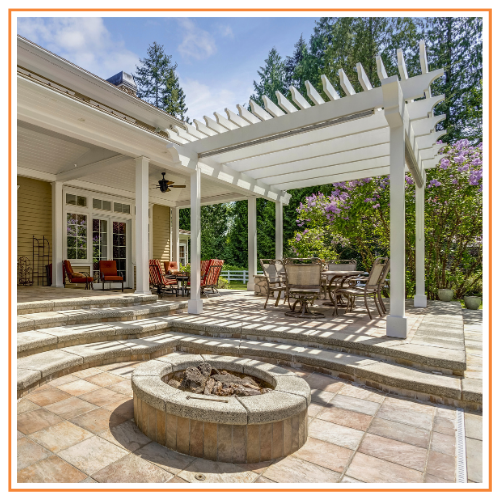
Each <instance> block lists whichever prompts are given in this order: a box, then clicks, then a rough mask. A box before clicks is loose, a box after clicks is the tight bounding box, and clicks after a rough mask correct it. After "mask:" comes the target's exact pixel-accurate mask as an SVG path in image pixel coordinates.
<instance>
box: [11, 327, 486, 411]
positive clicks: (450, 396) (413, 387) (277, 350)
mask: <svg viewBox="0 0 500 500" xmlns="http://www.w3.org/2000/svg"><path fill="white" fill-rule="evenodd" d="M176 350H180V351H184V352H189V353H192V354H218V355H230V356H237V357H244V358H252V359H258V360H261V361H263V362H270V363H272V364H280V365H284V366H292V367H299V368H303V369H305V370H314V371H321V372H324V373H328V374H331V375H334V376H338V377H342V378H345V379H348V380H351V381H355V382H358V383H361V384H365V385H368V386H371V387H375V388H377V389H379V390H382V391H386V392H389V393H393V394H399V395H403V396H406V397H411V398H416V399H419V400H424V401H432V402H433V403H439V404H446V405H453V406H461V407H466V408H470V409H478V408H480V407H481V403H482V392H481V387H480V385H479V384H476V385H475V386H474V384H472V385H471V384H468V382H467V381H466V379H461V378H459V377H453V376H444V375H435V374H432V373H427V372H423V371H420V370H416V369H413V368H407V367H404V366H398V365H395V364H391V363H387V362H384V361H380V360H377V359H373V358H369V357H364V356H357V355H353V354H347V353H343V352H339V351H334V350H328V349H319V348H311V347H304V346H298V345H293V344H285V343H277V342H274V343H273V342H266V341H259V340H247V339H234V338H214V337H208V336H200V335H189V334H185V333H181V332H170V333H160V334H158V335H152V336H149V337H144V338H140V339H127V340H111V341H103V342H96V343H92V344H86V345H78V346H72V347H65V348H61V349H57V350H51V351H47V352H42V353H38V354H33V355H31V356H26V357H24V358H21V359H19V360H18V362H17V363H18V379H17V389H18V397H21V396H23V395H24V394H26V393H27V392H29V391H30V390H33V389H34V388H36V387H38V386H39V385H41V384H44V383H46V382H48V381H49V380H51V379H53V378H57V377H60V376H62V375H66V374H68V373H71V372H73V371H78V370H82V369H85V368H89V367H91V366H99V365H102V364H109V363H112V362H118V361H129V360H131V361H139V360H148V359H153V358H156V357H160V356H163V355H165V354H168V353H171V352H174V351H176Z"/></svg>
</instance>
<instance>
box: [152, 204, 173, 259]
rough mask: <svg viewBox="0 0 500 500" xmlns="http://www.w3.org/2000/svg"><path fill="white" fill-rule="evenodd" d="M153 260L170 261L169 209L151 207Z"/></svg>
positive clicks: (158, 206)
mask: <svg viewBox="0 0 500 500" xmlns="http://www.w3.org/2000/svg"><path fill="white" fill-rule="evenodd" d="M152 222H153V249H152V250H153V251H152V255H153V259H159V260H160V261H162V262H163V261H168V260H170V208H169V207H165V206H162V205H154V206H153V221H152Z"/></svg>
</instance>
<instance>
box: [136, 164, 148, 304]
mask: <svg viewBox="0 0 500 500" xmlns="http://www.w3.org/2000/svg"><path fill="white" fill-rule="evenodd" d="M148 209H149V158H146V157H145V156H139V157H138V158H136V159H135V266H136V285H135V293H141V294H148V295H150V294H151V290H150V289H149V240H148V224H149V215H148Z"/></svg>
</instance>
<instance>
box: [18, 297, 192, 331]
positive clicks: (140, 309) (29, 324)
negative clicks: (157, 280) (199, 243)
mask: <svg viewBox="0 0 500 500" xmlns="http://www.w3.org/2000/svg"><path fill="white" fill-rule="evenodd" d="M186 308H187V301H182V302H181V301H179V302H156V301H154V302H152V303H149V304H139V305H133V306H125V307H100V308H92V309H71V310H68V309H64V310H61V311H47V312H38V313H32V314H25V315H19V316H17V331H18V332H26V331H29V330H40V329H42V328H51V327H52V328H53V327H60V326H66V325H79V324H88V323H96V322H102V321H109V320H114V321H126V320H128V321H130V320H138V319H143V318H151V317H154V316H160V315H162V314H173V313H176V312H182V311H183V310H185V309H186Z"/></svg>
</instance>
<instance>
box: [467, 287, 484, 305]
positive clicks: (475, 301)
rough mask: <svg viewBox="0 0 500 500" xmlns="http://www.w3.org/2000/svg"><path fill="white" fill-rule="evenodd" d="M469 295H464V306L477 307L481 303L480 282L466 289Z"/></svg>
mask: <svg viewBox="0 0 500 500" xmlns="http://www.w3.org/2000/svg"><path fill="white" fill-rule="evenodd" d="M468 292H469V293H470V295H465V296H464V302H465V307H466V308H467V309H474V310H475V309H479V306H480V305H481V301H482V300H483V297H482V293H483V290H482V286H481V284H480V283H477V284H475V285H474V286H473V287H472V288H470V289H469V290H468Z"/></svg>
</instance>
